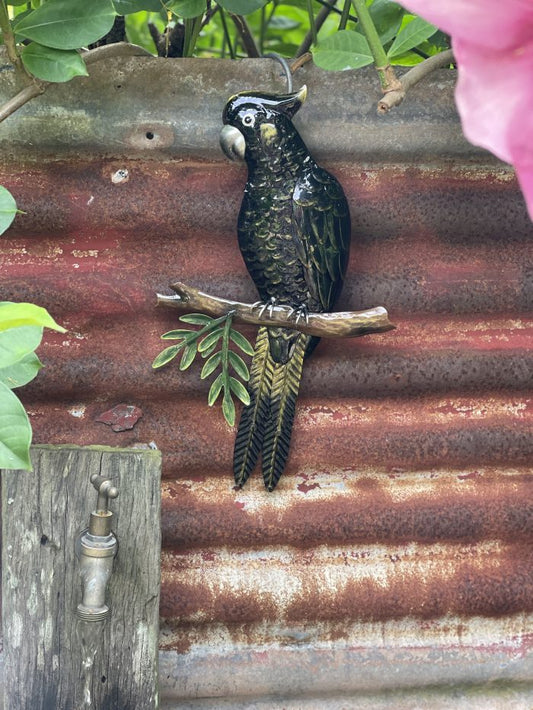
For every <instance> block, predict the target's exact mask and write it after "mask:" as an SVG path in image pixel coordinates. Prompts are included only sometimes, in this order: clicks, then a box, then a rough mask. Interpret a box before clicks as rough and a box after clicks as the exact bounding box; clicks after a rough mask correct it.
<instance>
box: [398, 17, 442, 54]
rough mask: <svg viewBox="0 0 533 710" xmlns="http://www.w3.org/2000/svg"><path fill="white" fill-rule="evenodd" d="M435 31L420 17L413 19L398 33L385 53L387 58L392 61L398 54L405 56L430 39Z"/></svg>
mask: <svg viewBox="0 0 533 710" xmlns="http://www.w3.org/2000/svg"><path fill="white" fill-rule="evenodd" d="M436 31H437V28H436V27H435V25H430V24H429V22H426V21H425V20H423V19H422V18H421V17H415V18H414V20H412V21H411V22H409V24H407V25H405V26H404V28H403V29H402V30H401V32H399V33H398V35H397V36H396V39H395V40H394V42H393V43H392V45H391V47H390V49H389V51H388V53H387V57H388V58H389V59H392V58H393V57H397V56H399V55H400V54H405V52H408V51H409V50H410V49H413V47H416V46H417V45H419V44H420V43H421V42H424V40H426V39H428V37H431V35H433V34H435V32H436Z"/></svg>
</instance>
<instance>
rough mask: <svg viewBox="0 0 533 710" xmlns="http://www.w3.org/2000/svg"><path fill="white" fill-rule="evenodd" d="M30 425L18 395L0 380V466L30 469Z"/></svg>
mask: <svg viewBox="0 0 533 710" xmlns="http://www.w3.org/2000/svg"><path fill="white" fill-rule="evenodd" d="M30 444H31V425H30V421H29V419H28V415H27V414H26V412H25V411H24V407H23V406H22V404H21V403H20V401H19V399H18V397H17V396H16V395H15V394H14V393H13V392H12V391H11V390H10V389H9V387H7V386H6V385H5V384H4V383H3V382H0V468H10V469H24V470H26V471H31V461H30V452H29V449H30Z"/></svg>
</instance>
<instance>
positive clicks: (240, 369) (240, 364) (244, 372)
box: [228, 350, 250, 382]
mask: <svg viewBox="0 0 533 710" xmlns="http://www.w3.org/2000/svg"><path fill="white" fill-rule="evenodd" d="M228 359H229V361H230V364H231V366H232V367H233V369H234V370H235V372H236V373H237V374H238V375H239V377H240V378H241V380H244V381H245V382H248V380H249V379H250V373H249V372H248V368H247V366H246V363H245V362H244V360H243V359H242V357H241V356H240V355H237V353H234V352H233V351H232V350H230V351H229V352H228Z"/></svg>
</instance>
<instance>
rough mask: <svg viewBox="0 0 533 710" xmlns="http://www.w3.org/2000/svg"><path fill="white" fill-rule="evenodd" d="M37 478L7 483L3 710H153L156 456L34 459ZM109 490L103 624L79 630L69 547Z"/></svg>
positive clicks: (97, 451)
mask: <svg viewBox="0 0 533 710" xmlns="http://www.w3.org/2000/svg"><path fill="white" fill-rule="evenodd" d="M32 460H33V465H34V471H33V472H24V471H4V472H3V482H2V520H3V522H2V533H3V550H2V564H3V576H2V591H3V613H2V616H3V631H4V653H5V683H4V688H5V700H4V703H5V705H4V708H5V710H58V709H61V710H82V709H84V710H85V709H87V710H88V709H89V708H91V709H94V708H98V710H115V709H119V708H120V710H134V709H139V708H142V709H143V710H152V709H155V708H157V707H158V691H157V688H158V676H157V659H158V631H159V629H158V616H159V589H160V548H161V538H160V471H161V457H160V453H159V452H158V451H144V450H132V449H128V450H123V449H109V448H102V447H86V448H82V447H75V446H61V447H55V446H54V447H45V446H38V447H34V448H33V451H32ZM93 473H97V474H100V475H104V476H106V477H109V478H111V479H112V480H113V483H114V485H115V486H116V487H117V488H118V490H119V497H118V498H117V499H116V500H113V501H111V503H110V508H111V510H113V512H114V514H115V518H114V520H113V530H114V532H115V534H116V536H117V539H118V543H119V548H118V553H117V556H116V559H115V562H114V568H113V574H112V576H111V579H110V582H109V585H108V590H107V594H106V601H107V603H108V604H109V606H110V608H111V614H110V617H109V618H108V619H107V620H105V621H102V622H86V621H81V620H80V619H78V618H77V615H76V607H77V605H78V603H79V602H80V601H81V594H82V590H81V582H80V576H79V562H78V558H77V557H76V553H75V544H76V540H77V538H78V536H79V535H80V534H81V532H82V531H83V530H84V529H85V528H87V527H88V524H89V513H90V512H91V511H92V510H94V509H95V507H96V500H97V494H96V491H95V489H94V488H93V486H92V485H91V483H90V476H91V474H93Z"/></svg>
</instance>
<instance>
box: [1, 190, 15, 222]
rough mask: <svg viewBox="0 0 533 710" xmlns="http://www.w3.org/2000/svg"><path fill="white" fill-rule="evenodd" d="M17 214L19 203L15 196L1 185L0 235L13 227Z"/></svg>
mask: <svg viewBox="0 0 533 710" xmlns="http://www.w3.org/2000/svg"><path fill="white" fill-rule="evenodd" d="M16 214H17V203H16V202H15V198H14V197H13V195H12V194H11V193H10V192H9V190H7V189H6V188H5V187H3V186H1V185H0V234H3V233H4V232H5V231H6V229H7V228H8V227H9V226H11V223H12V222H13V220H14V219H15V215H16Z"/></svg>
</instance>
